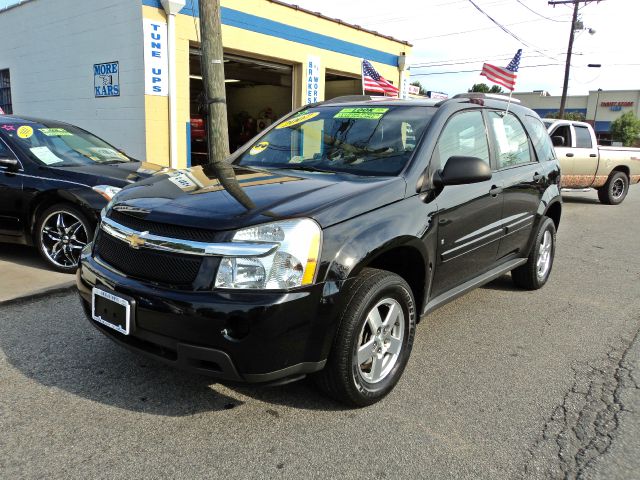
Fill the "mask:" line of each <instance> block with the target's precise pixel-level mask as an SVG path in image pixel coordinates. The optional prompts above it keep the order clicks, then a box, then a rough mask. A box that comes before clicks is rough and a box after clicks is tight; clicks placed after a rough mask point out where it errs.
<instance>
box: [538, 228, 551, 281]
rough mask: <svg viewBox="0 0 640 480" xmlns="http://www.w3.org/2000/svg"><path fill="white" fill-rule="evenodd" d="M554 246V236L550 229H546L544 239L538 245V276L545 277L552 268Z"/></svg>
mask: <svg viewBox="0 0 640 480" xmlns="http://www.w3.org/2000/svg"><path fill="white" fill-rule="evenodd" d="M552 247H553V237H552V236H551V232H550V231H549V230H545V232H544V235H543V236H542V241H541V242H540V246H539V247H538V261H537V263H536V267H537V269H536V270H537V273H538V278H540V279H542V278H544V277H545V276H546V275H547V273H549V270H550V269H551V261H552V258H551V251H552Z"/></svg>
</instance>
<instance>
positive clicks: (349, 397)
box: [313, 268, 416, 407]
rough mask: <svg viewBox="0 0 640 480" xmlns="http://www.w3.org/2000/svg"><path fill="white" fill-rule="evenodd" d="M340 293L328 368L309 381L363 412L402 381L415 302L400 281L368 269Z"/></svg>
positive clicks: (414, 325) (413, 327) (412, 335)
mask: <svg viewBox="0 0 640 480" xmlns="http://www.w3.org/2000/svg"><path fill="white" fill-rule="evenodd" d="M344 294H345V298H346V302H345V309H344V311H343V313H342V317H341V319H340V325H339V327H338V331H337V332H336V336H335V340H334V344H333V347H332V349H331V353H330V354H329V358H328V360H327V364H326V366H325V368H324V370H322V371H320V372H318V373H316V374H315V375H314V376H313V378H314V380H315V382H316V385H318V387H319V388H320V389H321V390H322V391H323V392H324V393H326V394H327V395H328V396H330V397H332V398H334V399H335V400H338V401H339V402H342V403H345V404H347V405H350V406H353V407H364V406H367V405H371V404H373V403H376V402H377V401H379V400H381V399H382V398H384V397H385V396H386V395H387V394H389V392H391V390H393V387H395V385H396V383H398V380H399V379H400V377H401V376H402V372H403V371H404V368H405V366H406V364H407V361H408V360H409V355H410V354H411V348H412V346H413V339H414V336H415V328H416V311H415V302H414V299H413V294H412V292H411V288H410V287H409V285H408V284H407V282H405V281H404V279H402V278H401V277H399V276H398V275H396V274H394V273H391V272H387V271H385V270H377V269H372V268H366V269H364V270H363V271H362V273H361V274H360V275H358V276H357V277H356V278H355V280H354V281H353V283H352V284H351V285H350V286H349V287H347V291H346V292H344Z"/></svg>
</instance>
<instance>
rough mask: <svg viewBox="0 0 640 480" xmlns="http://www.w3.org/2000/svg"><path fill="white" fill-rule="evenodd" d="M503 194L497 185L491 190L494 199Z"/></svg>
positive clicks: (490, 193)
mask: <svg viewBox="0 0 640 480" xmlns="http://www.w3.org/2000/svg"><path fill="white" fill-rule="evenodd" d="M501 193H502V187H497V186H495V185H494V186H492V187H491V190H489V195H491V196H492V197H497V196H498V195H500V194H501Z"/></svg>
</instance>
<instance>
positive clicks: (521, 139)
mask: <svg viewBox="0 0 640 480" xmlns="http://www.w3.org/2000/svg"><path fill="white" fill-rule="evenodd" d="M488 114H489V123H490V124H491V129H492V130H493V134H494V138H495V143H496V157H497V160H498V169H501V168H506V167H512V166H514V165H520V164H523V163H530V162H532V161H535V159H534V158H533V157H532V156H531V148H530V147H529V137H527V132H526V131H525V130H524V127H523V126H522V124H521V123H520V120H518V119H517V118H516V116H515V115H513V114H512V113H508V114H506V115H505V113H504V112H496V111H490V112H488Z"/></svg>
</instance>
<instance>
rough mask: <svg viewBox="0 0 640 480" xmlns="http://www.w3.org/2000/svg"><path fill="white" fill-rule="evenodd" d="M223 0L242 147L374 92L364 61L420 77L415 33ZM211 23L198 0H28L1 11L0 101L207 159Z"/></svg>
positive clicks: (161, 154)
mask: <svg viewBox="0 0 640 480" xmlns="http://www.w3.org/2000/svg"><path fill="white" fill-rule="evenodd" d="M221 4H222V6H221V17H222V39H223V46H224V58H223V59H222V61H223V62H224V69H225V78H226V96H227V111H228V117H229V132H230V143H231V146H232V149H233V148H234V147H238V146H239V145H241V144H242V143H244V142H245V141H247V140H248V139H250V138H251V137H253V135H254V134H255V133H256V131H259V130H260V129H261V128H264V127H265V126H266V125H268V124H269V123H270V122H272V121H273V120H275V119H277V118H279V117H280V116H282V115H284V114H286V113H287V112H289V111H291V110H292V109H293V108H297V107H299V106H302V105H304V104H307V103H311V102H314V101H318V100H324V99H329V98H333V97H336V96H339V95H346V94H360V93H362V87H361V85H362V83H361V62H362V59H367V60H369V61H370V62H371V63H372V64H373V65H374V67H375V68H376V69H377V70H378V72H379V73H380V74H381V75H383V76H384V77H385V78H386V79H387V80H389V81H390V82H392V83H393V84H395V85H399V86H406V85H407V84H408V73H407V71H406V70H405V65H406V59H407V56H408V55H409V54H410V50H411V46H410V45H409V44H408V43H407V42H404V41H399V40H396V39H393V38H391V37H386V36H383V35H380V34H378V33H376V32H372V31H368V30H365V29H363V28H360V27H358V26H355V25H349V24H346V23H344V22H342V21H340V20H336V19H332V18H328V17H325V16H323V15H321V14H319V13H314V12H310V11H307V10H304V9H301V8H299V7H296V6H291V5H288V4H285V3H283V2H281V1H277V0H222V2H221ZM199 32H200V29H199V19H198V2H197V0H55V1H53V0H22V2H20V3H18V4H16V5H13V6H9V7H7V8H5V9H4V10H0V108H2V109H3V110H5V112H6V113H10V112H13V113H15V114H20V115H31V116H35V117H42V118H49V119H56V120H62V121H66V122H69V123H73V124H76V125H79V126H80V127H82V128H85V129H87V130H89V131H91V132H93V133H95V134H97V135H98V136H100V137H102V138H104V139H105V140H107V141H108V142H110V143H112V144H114V145H115V146H116V147H118V148H121V149H123V150H124V151H125V152H127V153H128V154H130V155H131V156H133V157H135V158H141V159H147V160H149V161H153V162H157V163H160V164H164V165H171V166H174V167H185V166H187V165H190V164H191V162H192V161H193V162H194V163H197V161H198V158H200V157H198V154H199V153H201V152H203V151H206V147H205V148H204V150H203V148H202V147H203V143H202V142H203V137H202V133H203V132H202V130H199V129H200V128H201V126H200V121H199V118H201V117H200V115H201V114H202V113H203V109H202V105H203V99H204V96H203V93H202V90H203V84H202V74H201V70H200V59H201V54H200V38H199ZM192 127H193V128H192Z"/></svg>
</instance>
